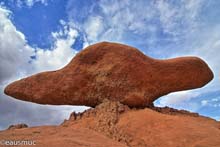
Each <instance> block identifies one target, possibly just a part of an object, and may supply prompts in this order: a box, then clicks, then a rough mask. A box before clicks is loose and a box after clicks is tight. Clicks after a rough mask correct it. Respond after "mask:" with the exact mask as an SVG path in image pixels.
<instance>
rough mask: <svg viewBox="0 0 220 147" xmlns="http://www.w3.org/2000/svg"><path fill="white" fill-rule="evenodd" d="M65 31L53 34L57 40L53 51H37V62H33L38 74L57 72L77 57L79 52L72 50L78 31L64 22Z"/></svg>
mask: <svg viewBox="0 0 220 147" xmlns="http://www.w3.org/2000/svg"><path fill="white" fill-rule="evenodd" d="M62 24H63V28H64V29H63V30H60V31H58V32H52V36H53V37H54V39H55V42H54V46H53V47H52V48H51V49H47V50H42V49H37V51H36V60H34V61H33V62H32V64H33V66H34V68H35V70H36V71H37V72H40V71H45V70H56V69H59V68H61V67H63V66H64V65H66V64H67V63H68V62H69V61H70V60H71V59H72V58H73V56H75V54H76V53H77V51H75V50H74V49H72V48H71V46H72V45H73V44H74V42H75V39H76V37H77V36H78V32H77V30H75V29H74V28H72V27H69V26H68V25H67V24H66V23H64V22H63V21H62Z"/></svg>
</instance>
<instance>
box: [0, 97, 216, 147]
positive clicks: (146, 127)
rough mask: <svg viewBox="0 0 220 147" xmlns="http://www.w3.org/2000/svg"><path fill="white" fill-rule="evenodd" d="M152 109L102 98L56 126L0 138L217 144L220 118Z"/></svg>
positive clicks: (156, 146) (195, 146) (163, 146)
mask: <svg viewBox="0 0 220 147" xmlns="http://www.w3.org/2000/svg"><path fill="white" fill-rule="evenodd" d="M154 109H155V110H156V111H154V110H152V109H149V108H145V109H136V108H132V109H131V108H129V107H128V106H126V105H123V104H121V103H119V102H116V101H114V102H112V101H108V100H105V101H104V103H102V104H100V105H98V106H96V108H94V109H93V108H91V109H89V110H87V111H85V112H83V113H72V114H71V116H70V118H69V120H65V121H64V122H63V123H62V124H61V125H59V126H41V127H30V128H22V129H15V130H5V131H0V140H34V141H36V147H45V146H53V147H60V146H65V147H73V146H74V147H88V146H90V147H219V144H220V139H219V138H220V122H218V121H215V120H213V119H210V118H206V117H203V116H199V115H198V114H195V113H190V112H187V111H185V110H184V111H182V110H181V111H180V110H176V109H172V108H167V107H166V108H154ZM161 112H162V113H161Z"/></svg>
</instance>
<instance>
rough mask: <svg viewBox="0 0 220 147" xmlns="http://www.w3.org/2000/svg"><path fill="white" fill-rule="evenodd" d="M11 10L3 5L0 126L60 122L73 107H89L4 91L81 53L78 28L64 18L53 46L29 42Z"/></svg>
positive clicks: (73, 109) (55, 35) (3, 127)
mask: <svg viewBox="0 0 220 147" xmlns="http://www.w3.org/2000/svg"><path fill="white" fill-rule="evenodd" d="M10 14H11V12H10V11H9V10H7V9H6V8H4V7H0V20H1V21H0V52H1V54H0V60H1V63H0V91H1V92H0V115H1V116H4V117H2V118H1V121H0V129H5V128H7V127H8V126H9V125H10V124H16V123H27V124H28V125H31V126H33V125H35V126H36V125H49V124H59V123H61V122H62V121H63V120H64V118H68V115H69V113H70V112H72V111H77V112H79V111H83V110H85V109H87V108H88V107H73V106H45V105H44V106H43V105H38V104H33V103H29V102H22V101H18V100H15V99H12V98H10V97H8V96H6V95H5V94H4V93H3V90H4V87H5V85H7V84H8V83H9V82H11V81H14V80H17V79H19V78H23V77H26V76H28V75H31V74H34V73H37V72H40V71H45V70H55V69H58V68H61V67H63V66H64V65H65V64H67V63H68V62H69V61H70V59H71V58H72V57H73V56H74V55H75V54H76V53H77V51H75V50H74V49H72V48H71V46H72V45H73V44H74V42H75V39H76V37H77V36H78V32H77V30H75V29H74V28H72V27H70V26H69V25H68V24H67V23H65V22H63V21H61V25H62V29H60V30H58V31H57V32H52V36H53V37H54V45H53V46H52V47H51V48H49V49H40V48H33V47H31V46H30V45H28V43H27V41H26V38H25V36H24V34H22V33H21V32H20V31H18V30H17V29H16V27H15V26H14V24H13V23H12V21H11V20H10V17H11V16H10Z"/></svg>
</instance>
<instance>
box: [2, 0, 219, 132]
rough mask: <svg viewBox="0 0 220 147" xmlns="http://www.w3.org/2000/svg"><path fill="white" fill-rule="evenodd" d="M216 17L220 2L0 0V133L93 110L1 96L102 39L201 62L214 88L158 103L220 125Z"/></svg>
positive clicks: (168, 97)
mask: <svg viewBox="0 0 220 147" xmlns="http://www.w3.org/2000/svg"><path fill="white" fill-rule="evenodd" d="M219 16H220V1H219V0H179V1H176V0H137V1H132V0H120V1H119V0H0V130H2V129H5V128H7V127H8V126H9V125H11V124H17V123H26V124H28V125H29V126H38V125H56V124H59V123H61V122H62V121H63V120H64V119H67V118H68V117H69V114H70V113H71V112H72V111H77V112H79V111H83V110H85V109H88V107H85V106H50V105H39V104H34V103H30V102H24V101H19V100H16V99H13V98H11V97H9V96H6V95H5V94H4V93H3V90H4V87H5V86H6V85H7V84H8V83H10V82H12V81H14V80H18V79H20V78H24V77H27V76H30V75H33V74H36V73H38V72H42V71H48V70H56V69H60V68H62V67H63V66H65V65H66V64H67V63H68V62H69V61H70V60H71V59H72V58H73V57H74V56H75V54H76V53H78V52H79V51H80V50H82V49H83V48H85V47H86V46H88V45H90V44H94V43H97V42H100V41H112V42H119V43H124V44H128V45H131V46H133V47H136V48H138V49H140V50H141V51H142V52H143V53H144V54H145V55H147V56H151V57H153V58H157V59H168V58H174V57H179V56H198V57H200V58H202V59H203V60H205V61H206V62H207V63H208V65H209V66H210V68H211V69H212V70H213V72H214V76H215V77H214V79H213V80H212V81H211V82H210V83H209V84H207V85H206V86H204V87H202V88H199V89H194V90H188V91H181V92H175V93H171V94H168V95H166V96H163V97H161V98H159V99H158V100H157V101H156V102H155V103H154V104H155V105H156V106H161V107H163V106H170V107H174V108H177V109H185V110H188V111H192V112H197V113H200V114H201V115H204V116H209V117H211V118H213V119H216V120H220V64H219V63H220V57H219V56H220V17H219ZM186 72H187V71H186Z"/></svg>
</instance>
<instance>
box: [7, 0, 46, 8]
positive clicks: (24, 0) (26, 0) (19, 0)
mask: <svg viewBox="0 0 220 147" xmlns="http://www.w3.org/2000/svg"><path fill="white" fill-rule="evenodd" d="M11 1H12V2H14V3H16V5H17V6H18V7H22V6H28V7H32V6H33V5H34V4H36V3H41V4H43V5H47V4H48V3H47V1H48V0H11Z"/></svg>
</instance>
